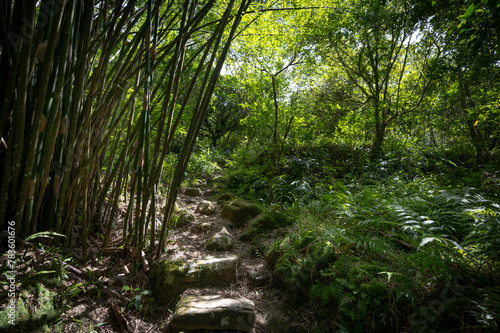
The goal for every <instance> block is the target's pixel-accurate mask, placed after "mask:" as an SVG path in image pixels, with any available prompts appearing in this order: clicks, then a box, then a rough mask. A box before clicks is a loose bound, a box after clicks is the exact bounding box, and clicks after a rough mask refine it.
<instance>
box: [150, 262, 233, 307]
mask: <svg viewBox="0 0 500 333" xmlns="http://www.w3.org/2000/svg"><path fill="white" fill-rule="evenodd" d="M238 264H239V256H238V255H224V256H208V257H206V258H204V259H200V260H197V261H194V262H181V261H166V260H160V261H157V262H155V263H154V264H153V265H152V267H151V269H150V271H149V279H150V283H151V287H152V290H153V293H154V295H155V299H156V301H157V302H158V303H159V304H168V303H170V302H171V301H172V300H173V299H176V298H177V297H179V295H180V294H181V293H182V292H183V291H184V290H186V289H187V288H188V287H192V286H194V287H204V286H210V285H229V284H230V283H232V282H235V281H236V277H237V273H238Z"/></svg>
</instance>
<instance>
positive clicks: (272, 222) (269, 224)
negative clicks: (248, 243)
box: [240, 206, 294, 240]
mask: <svg viewBox="0 0 500 333" xmlns="http://www.w3.org/2000/svg"><path fill="white" fill-rule="evenodd" d="M293 223H294V219H293V218H292V217H291V216H290V214H289V213H288V212H286V211H284V210H282V208H280V207H277V206H274V207H271V208H270V209H269V210H267V211H265V212H263V213H262V214H260V215H259V216H258V217H257V218H256V219H254V220H253V221H252V222H251V223H250V226H249V227H248V228H247V230H245V232H244V233H243V235H242V236H241V237H240V239H242V240H251V239H253V238H256V237H258V236H262V235H264V234H266V233H267V232H270V231H273V230H275V229H278V228H283V227H288V226H290V225H292V224H293Z"/></svg>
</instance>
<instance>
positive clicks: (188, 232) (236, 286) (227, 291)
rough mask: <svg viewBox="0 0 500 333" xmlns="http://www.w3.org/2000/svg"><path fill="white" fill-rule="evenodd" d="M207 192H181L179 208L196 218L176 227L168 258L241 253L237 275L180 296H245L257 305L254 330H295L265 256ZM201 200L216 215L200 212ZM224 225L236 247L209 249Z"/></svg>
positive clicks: (191, 289)
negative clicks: (232, 279)
mask: <svg viewBox="0 0 500 333" xmlns="http://www.w3.org/2000/svg"><path fill="white" fill-rule="evenodd" d="M205 193H206V194H209V193H210V191H209V190H207V191H205V192H204V193H203V194H202V195H201V196H187V195H185V194H180V195H179V197H178V201H177V202H178V203H179V208H180V210H181V211H187V212H189V213H191V214H193V215H194V217H195V219H194V221H192V222H191V223H189V224H188V225H186V226H183V227H180V228H177V229H174V232H173V234H172V235H171V236H170V240H171V242H170V243H169V244H168V246H167V250H168V252H167V256H166V257H165V259H167V260H169V261H183V262H193V261H195V260H199V259H204V258H207V257H213V256H216V257H221V256H222V257H223V256H225V255H230V254H236V255H238V256H239V265H238V269H237V277H236V281H235V282H232V283H230V284H227V285H225V286H224V285H222V286H220V285H219V286H216V285H205V286H197V287H190V286H187V288H186V289H185V290H184V292H183V293H182V294H181V295H180V296H181V298H183V297H186V296H188V295H192V296H201V295H219V296H221V297H223V298H225V299H232V300H234V299H241V298H244V299H247V300H250V301H251V302H253V304H254V307H255V323H254V325H253V328H252V330H251V332H255V333H264V332H267V333H271V332H276V333H279V332H289V331H292V330H291V326H294V323H292V319H291V318H292V315H291V310H290V309H288V307H287V306H286V305H285V304H284V303H282V302H280V301H279V299H280V297H281V294H282V293H281V291H280V290H278V289H276V288H273V287H272V286H271V279H272V272H270V271H269V269H268V268H267V267H266V265H265V260H264V258H262V257H260V256H258V255H252V254H251V251H250V250H251V248H252V244H250V243H248V242H243V241H240V240H239V237H240V235H241V233H242V232H243V231H244V230H245V228H244V227H243V228H237V227H235V226H234V224H233V223H232V222H231V221H230V220H228V219H226V218H223V217H222V216H221V210H222V207H223V204H217V202H216V200H217V197H215V196H208V195H206V194H205ZM202 201H209V202H211V203H212V204H213V206H214V208H215V211H214V213H213V214H211V215H205V214H202V213H199V212H197V207H198V205H199V204H200V203H201V202H202ZM223 228H226V230H227V231H228V232H229V234H230V237H231V238H232V240H233V241H234V246H233V248H232V249H231V250H228V251H217V252H216V251H210V250H208V249H207V246H206V243H207V241H208V240H209V239H210V238H211V237H213V236H214V235H215V234H216V233H218V232H220V231H221V230H222V229H223ZM262 243H263V244H265V243H267V244H271V243H272V241H271V237H269V238H268V237H266V239H262ZM214 311H215V310H214ZM170 320H171V318H170ZM202 320H203V319H202ZM173 331H175V330H173ZM231 332H235V331H234V330H233V331H231Z"/></svg>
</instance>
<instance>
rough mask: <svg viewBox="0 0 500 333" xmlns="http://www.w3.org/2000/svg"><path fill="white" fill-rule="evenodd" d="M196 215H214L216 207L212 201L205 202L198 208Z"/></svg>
mask: <svg viewBox="0 0 500 333" xmlns="http://www.w3.org/2000/svg"><path fill="white" fill-rule="evenodd" d="M195 213H200V214H203V215H212V214H213V213H215V207H214V205H213V204H212V203H211V202H210V201H206V200H203V201H201V202H200V203H199V204H198V206H197V207H196V210H195Z"/></svg>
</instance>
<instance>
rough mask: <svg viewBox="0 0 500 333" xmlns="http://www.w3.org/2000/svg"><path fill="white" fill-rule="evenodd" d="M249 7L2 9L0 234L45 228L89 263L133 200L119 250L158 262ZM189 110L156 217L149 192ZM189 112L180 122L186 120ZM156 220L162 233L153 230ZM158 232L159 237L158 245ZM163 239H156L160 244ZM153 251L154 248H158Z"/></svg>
mask: <svg viewBox="0 0 500 333" xmlns="http://www.w3.org/2000/svg"><path fill="white" fill-rule="evenodd" d="M249 5H250V1H249V0H227V1H223V2H217V3H216V2H215V0H206V1H201V2H200V1H196V0H184V1H179V0H167V1H164V0H146V1H124V0H116V1H111V0H103V1H98V0H42V1H36V0H20V1H10V0H2V1H1V13H0V20H1V22H0V27H2V30H1V31H0V36H1V48H0V52H1V53H0V54H1V62H0V78H1V79H0V95H1V99H0V100H1V106H0V107H1V114H0V135H1V148H0V170H1V176H0V177H1V179H0V223H1V226H0V228H1V229H2V230H4V229H6V226H7V222H8V221H15V228H16V234H18V235H20V236H28V235H31V234H33V233H35V232H38V231H42V230H49V231H54V232H56V233H60V234H63V235H64V236H65V237H60V238H58V239H57V241H59V242H64V245H65V246H66V247H69V248H70V247H71V246H72V245H73V244H74V242H75V240H76V238H77V236H76V235H75V228H76V227H78V230H81V231H80V234H79V235H78V237H81V241H82V249H83V256H84V259H85V258H86V256H87V238H88V229H89V226H90V224H93V225H98V226H100V228H101V230H102V231H103V234H104V247H107V246H108V244H109V240H110V230H111V229H112V226H113V221H114V220H115V218H116V216H117V214H118V203H119V200H120V197H123V196H125V197H126V196H128V197H129V198H130V200H129V201H128V207H127V211H126V216H125V220H124V221H125V223H124V228H123V236H124V237H123V240H124V243H125V244H126V245H129V246H134V247H138V248H139V249H142V248H143V247H144V246H145V245H146V242H145V240H146V239H147V238H148V237H150V239H149V240H150V241H149V244H150V246H151V248H150V249H151V250H156V251H157V254H158V255H159V254H160V253H161V251H162V248H163V247H164V244H165V240H166V237H167V235H168V225H169V224H168V221H169V219H170V217H171V214H172V212H173V208H174V204H175V200H176V196H177V193H178V190H179V187H180V185H181V181H182V177H183V175H184V172H185V169H186V167H187V162H188V160H189V157H190V154H191V152H192V150H193V147H194V144H195V141H196V137H197V135H198V132H199V130H200V126H201V123H202V119H203V118H204V115H205V113H206V111H207V108H208V105H209V101H210V98H211V96H212V93H213V91H214V87H215V85H216V82H217V79H218V77H219V74H220V72H221V69H222V66H223V63H224V60H225V58H226V56H227V52H228V49H229V45H230V43H231V40H232V39H233V38H234V36H235V34H237V33H238V25H239V23H240V21H241V17H242V13H243V12H244V11H246V10H247V9H248V7H249ZM187 105H192V106H194V107H192V109H193V111H192V112H191V113H190V116H189V126H188V129H187V133H186V135H185V137H186V139H185V141H184V144H183V147H182V151H181V153H180V156H179V159H178V161H177V165H176V167H175V172H174V173H173V175H172V177H170V183H169V184H168V186H167V187H168V195H167V200H166V204H165V206H164V211H163V212H156V208H155V207H156V196H155V194H156V191H157V186H158V183H159V180H160V177H161V174H162V171H163V168H164V160H165V156H166V155H167V153H168V151H169V147H170V145H171V143H172V140H173V138H174V135H175V134H176V132H177V131H178V130H179V124H180V120H181V117H183V116H184V117H186V115H185V110H186V107H187ZM183 114H184V115H183ZM157 216H163V220H162V227H161V230H155V224H156V223H155V221H156V218H157ZM157 234H159V236H155V235H157ZM155 237H159V238H160V239H155ZM157 241H159V246H157V247H156V248H154V244H155V242H157Z"/></svg>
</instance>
